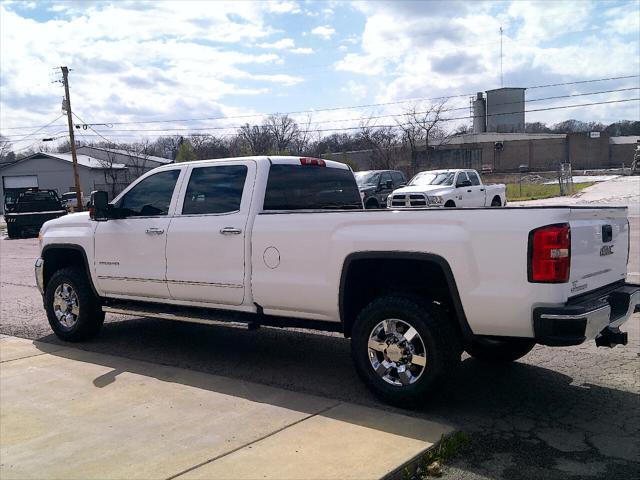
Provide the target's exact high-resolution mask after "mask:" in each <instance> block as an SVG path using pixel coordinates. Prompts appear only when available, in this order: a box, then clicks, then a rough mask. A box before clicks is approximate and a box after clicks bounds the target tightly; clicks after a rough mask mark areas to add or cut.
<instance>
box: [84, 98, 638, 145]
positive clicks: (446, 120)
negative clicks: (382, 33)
mask: <svg viewBox="0 0 640 480" xmlns="http://www.w3.org/2000/svg"><path fill="white" fill-rule="evenodd" d="M634 101H640V97H639V98H628V99H622V100H607V101H602V102H591V103H579V104H573V105H560V106H556V107H544V108H535V109H529V110H524V113H533V112H545V111H550V110H562V109H566V108H579V107H591V106H595V105H607V104H613V103H625V102H634ZM521 112H522V110H518V111H513V112H501V113H493V114H488V115H486V116H487V117H493V116H500V115H513V114H516V113H521ZM473 118H475V117H474V116H473V115H468V116H464V117H449V118H441V119H440V121H441V122H451V121H457V120H470V119H473ZM408 125H410V124H409V123H399V124H395V125H373V126H372V127H371V128H396V127H402V126H408ZM360 128H361V127H360V126H356V127H340V128H326V129H308V130H300V132H301V133H324V132H340V131H349V130H359V129H360ZM163 131H164V132H169V131H170V130H163ZM228 135H234V134H233V133H227V134H222V135H221V136H228ZM82 136H96V135H82ZM98 136H100V137H101V138H103V139H105V140H106V141H109V142H110V140H107V139H106V138H105V137H104V136H102V135H98ZM107 136H109V137H123V138H124V137H141V136H145V135H142V134H138V135H126V134H111V135H107ZM150 136H158V135H157V134H151V135H150Z"/></svg>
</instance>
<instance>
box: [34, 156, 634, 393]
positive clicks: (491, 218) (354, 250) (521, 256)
mask: <svg viewBox="0 0 640 480" xmlns="http://www.w3.org/2000/svg"><path fill="white" fill-rule="evenodd" d="M40 242H41V254H40V258H38V259H37V261H36V268H35V271H36V279H37V284H38V286H39V288H40V290H41V292H42V294H43V300H44V307H45V309H46V312H47V317H48V319H49V322H50V324H51V327H52V329H53V331H54V332H55V333H56V335H58V336H59V337H60V338H62V339H64V340H68V341H81V340H85V339H88V338H90V337H92V336H94V335H96V334H97V333H98V332H99V330H100V328H101V326H102V323H103V320H104V315H105V312H114V313H124V314H132V315H138V316H141V315H142V316H150V317H156V318H163V319H167V320H178V321H192V322H199V323H205V324H219V323H227V322H233V323H234V324H242V325H245V326H247V327H250V328H256V327H258V326H260V325H271V326H279V327H287V326H302V327H305V328H314V329H321V330H329V331H330V330H333V331H340V332H343V333H344V335H345V336H346V337H350V338H351V345H352V350H353V358H354V362H355V365H356V368H357V371H358V373H359V375H360V376H361V377H362V379H363V380H364V381H365V382H366V383H367V385H368V386H369V387H370V388H371V389H372V391H373V392H374V393H376V394H377V395H379V396H380V397H382V398H383V399H385V400H386V401H389V402H391V403H394V404H398V405H405V406H408V405H414V404H417V403H420V402H422V401H423V400H424V399H425V398H426V397H428V396H429V395H432V394H434V392H435V391H436V389H437V388H438V386H439V385H440V384H441V382H443V381H444V380H446V379H447V378H449V377H450V376H451V375H453V373H454V370H455V367H456V366H457V365H458V364H459V363H460V359H461V354H462V352H463V351H467V352H468V353H469V354H471V355H472V356H474V357H476V358H478V359H481V360H484V361H492V362H509V361H514V360H516V359H518V358H520V357H522V356H524V355H526V354H527V353H528V352H529V351H530V350H531V349H532V348H533V346H534V345H535V344H536V343H539V344H544V345H553V346H562V345H576V344H580V343H582V342H585V341H593V340H595V341H596V343H597V344H598V345H606V346H614V345H617V344H626V340H627V339H626V334H625V333H624V332H622V331H620V329H619V327H620V326H621V325H622V324H623V323H624V322H625V321H626V320H627V319H628V318H629V317H630V315H631V314H632V313H633V311H634V310H635V309H636V306H637V304H638V303H639V301H640V289H639V287H638V286H637V285H631V284H628V283H626V282H625V278H626V269H627V261H628V250H629V224H628V222H627V211H626V208H606V207H596V208H591V207H589V208H584V207H583V208H580V207H579V208H573V207H532V208H501V209H497V208H482V209H478V208H474V209H464V208H461V209H454V210H448V209H429V208H425V209H405V210H394V209H391V210H389V209H387V210H364V209H363V207H362V203H361V199H360V194H359V191H358V187H357V185H356V182H355V180H354V177H353V173H352V172H351V170H350V169H349V167H348V166H346V165H344V164H341V163H336V162H331V161H328V160H326V161H325V160H321V159H313V158H300V157H245V158H230V159H223V160H205V161H199V162H189V163H181V164H173V165H167V166H162V167H159V168H157V169H155V170H152V171H150V172H148V173H146V174H145V175H143V176H142V177H140V178H139V179H137V180H136V181H135V182H134V183H133V184H131V185H130V186H129V187H128V188H126V189H125V190H124V191H123V192H122V193H121V194H120V195H119V196H118V197H117V198H115V199H114V200H113V201H112V202H111V203H110V204H108V203H107V199H106V193H104V192H97V193H95V194H94V196H93V204H92V209H91V212H90V213H78V214H73V215H68V216H65V217H62V218H59V219H56V220H52V221H49V222H47V223H46V224H45V225H44V226H43V228H42V230H41V235H40Z"/></svg>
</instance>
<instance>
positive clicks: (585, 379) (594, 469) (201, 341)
mask: <svg viewBox="0 0 640 480" xmlns="http://www.w3.org/2000/svg"><path fill="white" fill-rule="evenodd" d="M639 187H640V184H639V183H638V177H635V179H633V178H632V179H621V180H618V181H613V182H606V183H604V184H599V185H596V186H595V187H592V190H589V191H587V192H586V193H585V194H583V196H582V197H580V198H577V199H568V200H564V199H563V200H562V201H561V202H567V201H570V202H576V203H588V204H598V205H604V204H608V203H614V204H627V205H630V206H631V209H630V220H631V228H632V247H631V261H630V264H629V271H630V276H629V279H630V280H632V281H635V282H638V280H639V274H638V272H640V252H639V246H640V241H639V240H640V211H638V205H639V201H640V198H639V196H640V188H639ZM594 192H595V193H594ZM546 202H547V203H554V201H552V200H549V201H546ZM555 202H558V201H557V200H556V201H555ZM0 255H1V258H0V262H1V263H0V282H1V284H0V299H1V307H0V317H1V323H0V333H2V334H7V335H15V336H19V337H24V338H29V339H39V340H41V341H43V342H50V343H54V344H59V343H60V341H58V340H57V339H56V337H54V336H53V335H52V334H51V332H50V329H49V326H48V324H47V321H46V318H45V315H44V311H43V309H42V304H41V298H40V295H39V294H38V291H37V289H36V287H35V282H34V278H33V261H34V259H35V258H36V257H37V256H38V245H37V240H36V239H23V240H7V239H6V238H2V239H1V240H0ZM639 323H640V315H638V314H635V315H634V316H633V317H632V319H631V320H630V321H629V322H628V323H627V325H626V326H625V329H626V330H627V331H628V332H629V344H628V345H627V346H626V347H620V346H618V347H616V348H614V349H611V350H610V349H605V348H596V347H595V345H594V344H593V343H592V342H590V343H588V344H585V345H581V346H577V347H571V348H557V349H553V348H548V347H542V346H537V347H536V348H535V349H534V350H533V352H531V353H530V354H529V355H527V356H526V357H524V358H523V359H522V360H520V361H518V362H516V363H514V364H512V365H509V366H506V367H490V366H487V365H485V364H482V363H480V362H477V361H475V360H473V359H471V358H469V357H467V356H466V355H465V357H464V359H463V363H462V367H461V369H460V371H459V373H458V375H457V376H456V377H455V378H454V379H452V381H451V382H450V383H449V384H448V385H447V387H446V388H445V390H444V391H443V393H442V394H441V395H440V396H438V397H437V398H434V399H433V400H432V401H431V402H430V403H429V404H427V405H425V406H424V408H423V409H421V410H419V411H415V412H411V415H414V416H416V417H420V418H424V419H432V420H441V421H446V422H447V423H452V424H454V425H456V426H457V427H458V428H460V429H461V430H463V431H464V432H467V433H468V434H469V435H470V438H471V442H470V444H469V446H468V447H467V448H466V449H465V451H463V452H462V453H461V454H460V455H459V456H458V457H456V458H455V459H453V460H452V461H451V462H450V464H449V465H448V467H447V469H446V472H445V476H446V477H447V478H469V479H480V478H505V479H506V478H508V479H518V478H562V479H565V478H567V477H568V478H605V477H606V478H621V479H622V478H624V479H629V478H638V477H640V462H639V461H638V458H640V402H639V395H640V358H639V346H640V325H639ZM80 348H82V349H84V350H89V351H93V352H99V353H106V354H111V355H115V356H118V357H123V358H129V359H137V360H144V361H148V362H152V363H156V364H161V365H167V366H175V367H181V368H186V369H190V370H194V371H197V372H203V373H210V374H215V375H220V376H223V377H228V378H232V379H241V380H247V381H251V382H256V383H261V384H266V385H269V386H275V387H279V388H283V389H286V390H291V391H295V392H299V393H307V394H313V395H317V396H320V397H325V398H329V399H335V400H338V401H346V402H351V403H355V404H359V405H364V406H368V407H373V408H378V409H384V410H392V409H391V408H390V407H388V406H387V405H384V404H382V403H380V402H379V401H377V400H376V399H375V398H374V397H372V396H371V394H370V393H369V392H368V391H367V390H366V389H365V387H364V385H363V384H362V382H360V381H359V379H358V378H357V377H356V373H355V371H354V369H353V366H352V362H351V358H350V353H349V342H348V340H346V339H344V338H342V336H341V335H338V334H321V333H318V332H309V331H305V330H279V329H271V328H262V329H259V330H256V331H244V330H238V329H234V328H225V327H208V326H202V325H190V324H180V323H173V322H162V321H159V320H151V319H140V318H128V317H121V316H114V315H108V316H107V323H106V324H105V328H104V330H103V333H102V335H101V336H100V337H99V338H98V339H97V340H95V341H92V342H90V343H86V344H82V345H80ZM405 413H406V412H405Z"/></svg>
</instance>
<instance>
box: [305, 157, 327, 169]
mask: <svg viewBox="0 0 640 480" xmlns="http://www.w3.org/2000/svg"><path fill="white" fill-rule="evenodd" d="M300 165H313V166H316V167H326V166H327V164H326V163H325V162H324V160H322V159H321V158H311V157H300Z"/></svg>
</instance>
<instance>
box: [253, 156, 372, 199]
mask: <svg viewBox="0 0 640 480" xmlns="http://www.w3.org/2000/svg"><path fill="white" fill-rule="evenodd" d="M325 209H331V210H340V209H362V200H361V199H360V192H359V190H358V186H357V184H356V181H355V178H354V176H353V173H352V172H351V170H347V169H342V168H331V167H318V166H304V165H271V168H270V169H269V179H268V180H267V190H266V193H265V198H264V210H325Z"/></svg>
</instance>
